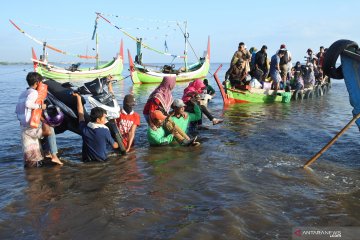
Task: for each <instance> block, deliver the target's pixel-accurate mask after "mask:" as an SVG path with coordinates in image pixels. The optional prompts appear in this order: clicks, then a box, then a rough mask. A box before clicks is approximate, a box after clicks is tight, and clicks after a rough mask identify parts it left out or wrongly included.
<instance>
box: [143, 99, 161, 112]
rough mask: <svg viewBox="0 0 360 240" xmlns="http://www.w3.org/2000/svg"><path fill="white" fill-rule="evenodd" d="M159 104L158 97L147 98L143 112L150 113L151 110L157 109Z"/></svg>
mask: <svg viewBox="0 0 360 240" xmlns="http://www.w3.org/2000/svg"><path fill="white" fill-rule="evenodd" d="M160 105H161V103H160V100H159V99H157V98H155V99H149V100H148V101H147V102H146V104H145V106H144V110H143V114H145V115H150V113H151V112H153V111H155V110H159V106H160Z"/></svg>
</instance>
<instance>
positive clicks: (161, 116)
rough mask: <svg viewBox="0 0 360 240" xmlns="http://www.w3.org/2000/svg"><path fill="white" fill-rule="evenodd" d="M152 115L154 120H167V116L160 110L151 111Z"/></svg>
mask: <svg viewBox="0 0 360 240" xmlns="http://www.w3.org/2000/svg"><path fill="white" fill-rule="evenodd" d="M150 117H151V119H153V120H155V119H157V120H165V118H166V116H165V115H164V114H163V113H162V112H161V111H160V110H155V111H153V112H151V113H150Z"/></svg>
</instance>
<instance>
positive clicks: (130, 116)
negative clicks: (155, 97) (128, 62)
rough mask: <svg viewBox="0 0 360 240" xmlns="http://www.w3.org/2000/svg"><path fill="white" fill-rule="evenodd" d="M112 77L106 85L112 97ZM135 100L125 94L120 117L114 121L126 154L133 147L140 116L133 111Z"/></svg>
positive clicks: (109, 77)
mask: <svg viewBox="0 0 360 240" xmlns="http://www.w3.org/2000/svg"><path fill="white" fill-rule="evenodd" d="M112 79H113V77H112V76H108V77H107V80H108V81H107V85H108V89H109V92H110V93H111V94H113V95H114V91H113V87H112ZM135 105H136V100H135V97H134V95H132V94H127V95H125V97H124V101H123V107H122V109H121V110H120V113H119V114H120V115H119V117H118V118H117V119H115V122H116V126H117V127H118V129H119V131H120V134H121V136H122V140H123V144H124V147H125V148H126V152H129V151H130V149H131V147H133V145H134V139H135V132H136V128H137V127H138V126H140V115H139V114H138V113H137V112H135V111H134V106H135Z"/></svg>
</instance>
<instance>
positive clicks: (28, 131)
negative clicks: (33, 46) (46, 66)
mask: <svg viewBox="0 0 360 240" xmlns="http://www.w3.org/2000/svg"><path fill="white" fill-rule="evenodd" d="M42 80H43V77H42V76H41V75H40V74H39V73H36V72H29V73H28V74H27V76H26V81H27V83H28V85H29V87H28V88H27V89H26V90H25V91H24V92H22V93H21V94H20V96H19V99H18V103H17V105H16V110H15V113H16V115H17V119H18V120H19V122H20V128H21V143H22V150H23V157H24V167H42V166H43V165H44V163H45V161H44V156H43V154H42V152H41V145H40V142H39V140H40V139H41V138H43V137H48V139H47V140H48V144H49V145H50V147H49V148H50V153H51V162H53V163H56V164H59V165H63V163H62V162H61V161H60V160H59V158H58V157H57V155H56V153H57V147H56V139H55V134H54V131H53V129H52V128H51V127H50V126H49V125H48V124H46V123H45V122H44V119H43V118H41V121H42V123H41V124H39V126H38V128H31V127H30V120H31V115H32V111H33V110H34V109H39V108H41V109H43V110H45V109H46V107H47V106H46V104H41V105H39V104H36V103H35V101H36V100H37V98H38V91H37V90H36V89H37V87H38V85H39V83H40V82H41V81H42ZM52 138H53V139H52ZM54 144H55V145H54ZM53 149H55V150H54V152H53V151H52V150H53Z"/></svg>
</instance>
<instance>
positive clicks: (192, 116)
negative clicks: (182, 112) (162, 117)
mask: <svg viewBox="0 0 360 240" xmlns="http://www.w3.org/2000/svg"><path fill="white" fill-rule="evenodd" d="M186 113H187V114H188V117H187V118H186V119H185V118H184V117H183V116H181V117H179V118H177V117H175V116H171V120H173V121H174V123H175V124H176V125H177V126H178V127H179V128H181V130H183V131H184V132H187V128H188V126H189V122H193V121H198V120H200V119H201V109H200V107H199V106H198V105H197V104H195V105H194V113H191V112H186Z"/></svg>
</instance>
